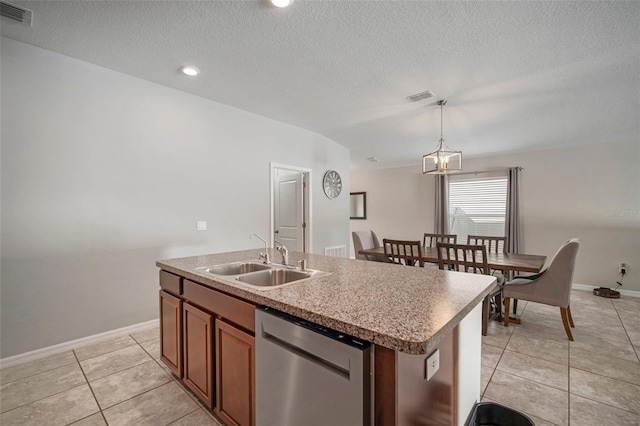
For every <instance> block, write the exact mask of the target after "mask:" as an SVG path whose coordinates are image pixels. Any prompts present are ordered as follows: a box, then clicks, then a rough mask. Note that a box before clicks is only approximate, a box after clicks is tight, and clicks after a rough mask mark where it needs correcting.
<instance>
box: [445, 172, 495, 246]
mask: <svg viewBox="0 0 640 426" xmlns="http://www.w3.org/2000/svg"><path fill="white" fill-rule="evenodd" d="M506 206H507V178H506V177H489V178H477V177H474V178H472V179H464V180H452V181H450V182H449V232H450V233H451V234H457V235H458V242H459V243H462V244H466V242H467V236H468V235H487V236H494V237H502V236H504V216H505V210H506Z"/></svg>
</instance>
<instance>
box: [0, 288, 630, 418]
mask: <svg viewBox="0 0 640 426" xmlns="http://www.w3.org/2000/svg"><path fill="white" fill-rule="evenodd" d="M518 308H519V309H518V310H519V314H521V318H522V324H521V325H519V326H510V327H508V328H507V327H503V326H502V325H501V324H500V323H497V322H492V323H491V324H490V328H489V333H488V335H487V336H485V337H483V342H482V399H483V400H484V401H494V402H497V403H500V404H503V405H506V406H509V407H512V408H514V409H516V410H518V411H521V412H524V413H525V414H527V415H529V417H531V418H532V420H534V422H535V423H536V425H537V426H546V425H573V426H589V425H594V426H595V425H598V426H600V425H640V359H639V358H638V356H639V355H640V298H621V299H619V300H611V299H603V298H599V297H595V296H593V295H592V294H591V293H590V292H586V291H574V292H573V294H572V307H571V310H572V313H573V318H574V322H575V325H576V328H575V329H574V338H575V341H573V342H569V341H568V340H567V338H566V336H565V333H564V329H563V327H562V321H561V319H560V312H559V309H557V308H551V307H548V306H545V305H540V304H536V303H526V302H520V303H519V306H518ZM159 357H160V351H159V338H158V329H157V328H155V329H152V330H148V331H144V332H140V333H134V334H132V335H130V336H126V337H121V338H118V339H114V340H111V341H108V342H102V343H99V344H96V345H92V346H86V347H83V348H79V349H76V350H74V351H69V352H65V353H62V354H58V355H54V356H51V357H48V358H44V359H40V360H36V361H33V362H30V363H26V364H22V365H17V366H14V367H8V368H4V369H2V370H0V384H1V387H0V424H2V425H3V426H9V425H67V424H73V425H106V424H109V425H154V426H160V425H169V424H171V425H177V426H187V425H198V426H200V425H205V426H206V425H214V426H216V425H218V423H217V422H216V420H215V419H214V418H213V417H212V416H211V415H210V414H209V413H208V412H207V410H205V409H204V408H203V407H202V405H201V404H200V403H199V402H198V401H197V399H195V397H194V396H193V395H192V394H191V393H189V392H188V391H186V390H185V389H184V387H182V385H181V384H180V382H179V381H177V380H175V378H174V377H173V376H172V375H170V374H169V373H168V372H167V370H166V368H165V367H164V366H163V364H162V363H161V362H159Z"/></svg>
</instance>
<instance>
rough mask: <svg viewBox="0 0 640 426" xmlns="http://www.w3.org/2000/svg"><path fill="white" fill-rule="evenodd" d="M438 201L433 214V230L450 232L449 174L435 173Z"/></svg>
mask: <svg viewBox="0 0 640 426" xmlns="http://www.w3.org/2000/svg"><path fill="white" fill-rule="evenodd" d="M435 178H436V202H435V214H434V216H433V222H434V223H433V228H434V229H433V232H434V233H436V234H448V233H449V176H447V175H435Z"/></svg>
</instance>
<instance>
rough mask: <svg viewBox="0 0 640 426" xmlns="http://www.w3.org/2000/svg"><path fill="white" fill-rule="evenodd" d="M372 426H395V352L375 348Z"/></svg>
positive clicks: (381, 347)
mask: <svg viewBox="0 0 640 426" xmlns="http://www.w3.org/2000/svg"><path fill="white" fill-rule="evenodd" d="M373 389H374V391H373V392H374V397H373V398H374V401H373V408H374V425H375V426H395V424H396V351H394V350H393V349H389V348H385V347H384V346H379V345H376V346H375V350H374V383H373Z"/></svg>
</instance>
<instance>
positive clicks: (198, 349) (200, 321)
mask: <svg viewBox="0 0 640 426" xmlns="http://www.w3.org/2000/svg"><path fill="white" fill-rule="evenodd" d="M182 321H183V330H184V331H183V338H184V378H183V381H184V383H185V384H186V385H187V387H189V389H191V390H192V391H193V392H194V393H195V394H196V395H197V396H198V397H199V398H200V399H201V400H202V402H204V403H205V404H206V405H207V407H209V408H213V316H212V315H211V314H208V313H206V312H204V311H201V310H200V309H198V308H196V307H194V306H192V305H190V304H189V303H184V305H183V318H182Z"/></svg>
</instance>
